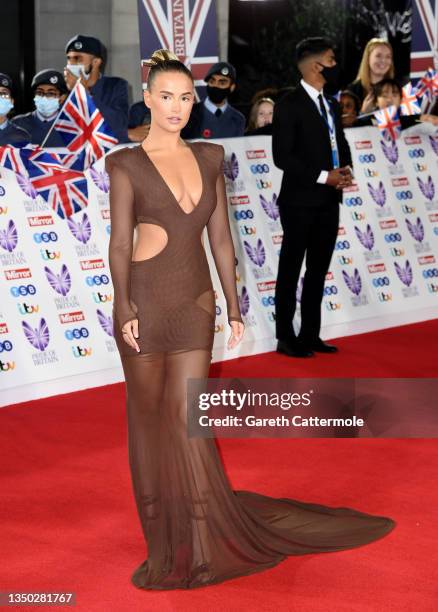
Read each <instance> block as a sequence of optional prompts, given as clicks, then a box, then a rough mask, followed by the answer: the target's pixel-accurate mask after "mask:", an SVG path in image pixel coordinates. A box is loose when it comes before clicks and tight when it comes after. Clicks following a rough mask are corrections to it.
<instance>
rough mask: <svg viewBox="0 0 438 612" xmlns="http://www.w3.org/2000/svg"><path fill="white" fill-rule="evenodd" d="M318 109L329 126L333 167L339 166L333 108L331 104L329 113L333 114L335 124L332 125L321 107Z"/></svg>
mask: <svg viewBox="0 0 438 612" xmlns="http://www.w3.org/2000/svg"><path fill="white" fill-rule="evenodd" d="M322 103H323V104H324V99H323V102H322ZM324 108H325V104H324ZM318 110H319V114H320V115H321V117H322V118H323V119H324V121H325V124H326V126H327V129H328V131H329V137H330V147H331V150H332V160H333V168H339V155H338V148H337V146H336V138H335V128H334V126H335V122H334V119H333V115H332V109H331V108H330V105H329V113H330V116H331V118H332V121H333V126H331V125H330V122H329V121H328V118H326V117H325V116H324V115H323V113H322V112H321V110H320V109H318ZM326 112H327V109H326Z"/></svg>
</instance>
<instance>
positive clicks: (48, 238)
mask: <svg viewBox="0 0 438 612" xmlns="http://www.w3.org/2000/svg"><path fill="white" fill-rule="evenodd" d="M33 239H34V241H35V242H36V243H37V244H41V242H57V241H58V234H57V233H56V232H36V233H35V234H34V235H33Z"/></svg>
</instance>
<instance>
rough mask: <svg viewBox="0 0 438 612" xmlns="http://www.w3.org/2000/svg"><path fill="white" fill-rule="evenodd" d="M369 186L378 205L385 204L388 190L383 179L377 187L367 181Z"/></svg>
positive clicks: (371, 194)
mask: <svg viewBox="0 0 438 612" xmlns="http://www.w3.org/2000/svg"><path fill="white" fill-rule="evenodd" d="M367 186H368V191H369V192H370V196H371V197H372V198H373V200H374V202H375V203H376V204H377V206H384V204H385V202H386V191H385V187H384V185H383V183H382V181H380V182H379V186H378V187H377V189H375V188H374V187H373V186H372V185H371V184H370V183H367Z"/></svg>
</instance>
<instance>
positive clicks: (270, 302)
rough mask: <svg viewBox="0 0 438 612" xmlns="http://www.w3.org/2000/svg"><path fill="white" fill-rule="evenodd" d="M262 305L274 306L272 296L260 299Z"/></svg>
mask: <svg viewBox="0 0 438 612" xmlns="http://www.w3.org/2000/svg"><path fill="white" fill-rule="evenodd" d="M262 304H263V306H266V307H268V306H274V305H275V298H274V296H273V295H270V296H269V297H263V298H262Z"/></svg>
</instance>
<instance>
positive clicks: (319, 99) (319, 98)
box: [318, 94, 328, 123]
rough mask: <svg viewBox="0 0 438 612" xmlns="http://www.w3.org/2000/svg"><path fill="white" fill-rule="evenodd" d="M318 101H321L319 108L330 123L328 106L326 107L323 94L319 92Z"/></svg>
mask: <svg viewBox="0 0 438 612" xmlns="http://www.w3.org/2000/svg"><path fill="white" fill-rule="evenodd" d="M318 102H319V108H320V109H321V115H322V116H323V117H324V119H325V120H326V122H327V123H328V116H327V111H326V108H325V104H324V100H323V99H322V94H319V96H318Z"/></svg>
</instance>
